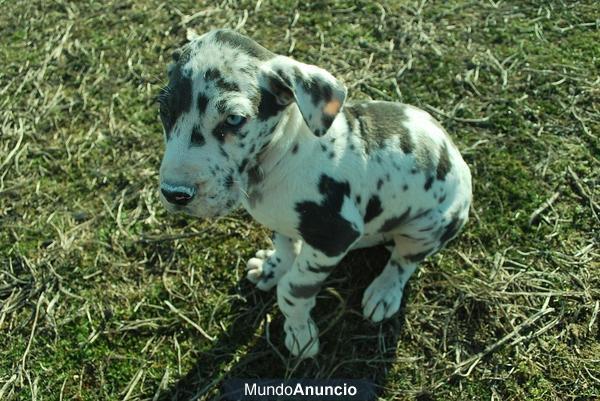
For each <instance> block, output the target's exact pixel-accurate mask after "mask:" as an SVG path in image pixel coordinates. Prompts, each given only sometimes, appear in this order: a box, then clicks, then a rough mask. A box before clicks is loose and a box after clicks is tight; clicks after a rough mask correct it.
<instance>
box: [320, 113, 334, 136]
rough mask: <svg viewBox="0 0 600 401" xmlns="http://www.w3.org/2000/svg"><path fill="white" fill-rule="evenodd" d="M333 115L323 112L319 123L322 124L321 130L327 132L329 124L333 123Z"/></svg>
mask: <svg viewBox="0 0 600 401" xmlns="http://www.w3.org/2000/svg"><path fill="white" fill-rule="evenodd" d="M334 117H335V116H330V115H329V114H323V117H322V118H321V123H322V124H323V132H327V130H328V129H329V127H331V124H332V123H333V119H334Z"/></svg>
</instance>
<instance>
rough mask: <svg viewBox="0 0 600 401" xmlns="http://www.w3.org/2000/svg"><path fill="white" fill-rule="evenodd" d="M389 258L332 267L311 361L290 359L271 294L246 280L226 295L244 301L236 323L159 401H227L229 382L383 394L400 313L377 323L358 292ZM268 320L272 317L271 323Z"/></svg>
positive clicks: (377, 254)
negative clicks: (325, 383)
mask: <svg viewBox="0 0 600 401" xmlns="http://www.w3.org/2000/svg"><path fill="white" fill-rule="evenodd" d="M388 256H389V253H388V251H387V250H385V248H383V247H375V248H371V249H367V250H360V251H354V252H351V253H350V254H349V255H348V256H347V257H346V258H345V259H344V260H343V261H342V262H341V263H340V265H339V266H338V267H337V268H336V270H335V272H334V273H333V274H332V276H331V277H330V278H329V280H328V281H327V282H326V284H325V286H324V288H323V290H322V291H321V293H320V295H319V296H318V298H317V305H316V307H315V308H314V309H313V318H314V319H315V321H316V322H317V325H318V326H319V329H320V341H321V349H320V352H319V355H318V356H317V357H316V358H314V359H307V360H299V359H297V358H293V357H291V356H290V354H289V353H288V352H287V350H286V349H285V346H284V333H283V317H282V315H281V313H280V312H279V311H278V310H277V308H276V306H275V305H274V302H275V294H274V291H270V292H268V293H263V292H260V291H258V290H256V289H254V287H253V285H252V284H250V283H249V282H247V281H246V280H245V279H243V280H242V281H243V282H241V283H239V285H238V286H236V287H234V288H233V289H232V291H231V292H232V293H235V294H236V295H241V297H239V296H238V297H232V298H233V299H235V301H234V302H235V305H232V308H231V310H237V311H240V312H239V315H238V318H237V319H236V320H235V322H234V323H233V324H232V325H231V327H230V328H229V329H228V331H227V332H226V333H224V334H222V335H221V336H220V337H219V338H217V340H216V341H215V342H214V344H213V346H212V347H211V349H210V350H209V351H208V352H204V353H203V354H202V355H201V356H200V357H199V358H198V360H197V361H196V362H195V364H194V367H193V368H192V369H191V370H190V371H189V372H187V374H186V375H185V376H183V377H182V378H180V379H179V380H178V381H177V382H176V383H175V384H173V385H172V386H171V387H170V388H168V389H167V390H166V391H165V392H163V393H162V394H161V397H160V398H159V400H172V401H175V400H176V401H184V400H185V401H188V400H196V399H215V400H219V399H224V398H223V396H222V394H221V384H222V383H223V381H225V380H227V379H228V378H238V379H267V378H286V379H292V378H293V379H299V378H311V379H315V378H321V379H326V378H327V379H329V378H339V379H367V380H369V381H371V382H372V383H374V384H375V385H376V387H377V393H380V392H381V387H380V386H382V385H383V384H384V383H385V381H386V380H385V378H386V376H387V374H388V371H389V370H390V368H391V366H392V364H393V363H394V360H395V354H396V352H395V350H396V345H397V341H398V338H399V335H400V333H401V330H402V326H403V322H404V313H403V309H404V308H403V307H402V308H401V311H400V313H398V314H396V315H395V316H394V317H392V318H391V319H389V320H387V321H385V322H383V323H382V324H377V325H375V324H372V323H370V322H368V321H367V320H365V319H364V318H363V317H362V314H361V307H360V306H361V305H360V303H361V299H362V293H363V291H364V290H365V289H366V287H367V286H368V284H369V283H370V282H371V281H372V280H373V279H374V278H375V277H376V276H377V274H379V273H380V272H381V270H382V269H383V266H384V265H385V263H386V262H387V258H388ZM237 289H241V293H240V292H239V291H238V290H237ZM407 289H408V288H407ZM242 298H244V299H246V300H247V301H245V300H244V299H242ZM252 299H254V303H252V302H251V301H250V300H252ZM271 314H272V315H273V319H272V321H270V322H268V321H269V320H270V319H267V315H271Z"/></svg>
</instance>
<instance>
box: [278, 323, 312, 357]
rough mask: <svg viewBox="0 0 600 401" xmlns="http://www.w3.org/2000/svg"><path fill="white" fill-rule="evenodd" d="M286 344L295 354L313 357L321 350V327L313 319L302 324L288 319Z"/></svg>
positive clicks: (285, 327)
mask: <svg viewBox="0 0 600 401" xmlns="http://www.w3.org/2000/svg"><path fill="white" fill-rule="evenodd" d="M284 329H285V346H286V347H287V349H288V350H289V351H290V352H291V354H292V355H294V356H299V357H300V358H312V357H314V356H315V355H317V353H318V352H319V329H317V325H316V324H315V322H313V320H312V319H309V320H308V321H307V322H305V323H302V324H296V323H294V324H292V323H290V322H289V321H288V320H286V322H285V324H284Z"/></svg>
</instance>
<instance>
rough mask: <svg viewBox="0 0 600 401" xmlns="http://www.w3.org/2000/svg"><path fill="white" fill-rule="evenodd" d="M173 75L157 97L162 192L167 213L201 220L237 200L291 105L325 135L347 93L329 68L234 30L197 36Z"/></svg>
mask: <svg viewBox="0 0 600 401" xmlns="http://www.w3.org/2000/svg"><path fill="white" fill-rule="evenodd" d="M168 76H169V83H168V85H167V86H165V87H164V88H163V89H162V90H161V93H160V95H159V103H160V117H161V120H162V123H163V126H164V132H165V143H166V151H165V154H164V157H163V160H162V164H161V167H160V197H161V200H162V201H163V203H164V204H165V206H166V207H167V209H168V210H169V211H172V212H175V211H183V212H185V213H188V214H191V215H194V216H201V217H210V216H218V215H222V214H225V213H227V212H228V211H230V210H231V209H232V208H234V207H235V206H236V205H237V204H238V200H239V197H240V193H244V192H245V191H246V190H247V189H248V172H249V170H250V169H251V168H252V167H253V166H255V165H256V163H257V162H258V156H259V154H260V152H261V151H263V150H264V149H265V148H267V147H268V145H269V143H270V141H271V138H272V137H273V133H274V131H275V130H276V129H277V127H278V123H279V122H280V120H281V118H282V116H283V115H284V114H285V113H286V110H287V109H288V108H289V107H294V105H296V106H297V107H298V109H299V110H300V112H301V114H302V116H303V117H304V120H305V121H306V124H307V125H308V127H309V128H310V130H311V131H312V132H313V133H314V134H315V135H317V136H321V135H324V134H325V132H327V130H328V128H329V126H330V125H331V123H332V122H333V119H334V118H335V116H336V114H337V113H338V112H339V111H340V109H341V107H342V105H343V103H344V100H345V97H346V89H345V87H344V86H343V85H342V84H341V83H340V82H338V81H337V80H336V79H335V78H334V77H333V76H332V75H331V74H329V73H328V72H327V71H325V70H323V69H321V68H318V67H316V66H313V65H307V64H302V63H299V62H297V61H294V60H292V59H290V58H288V57H283V56H277V55H275V54H273V53H271V52H270V51H268V50H267V49H265V48H263V47H262V46H260V45H259V44H257V43H256V42H254V41H253V40H251V39H249V38H247V37H245V36H243V35H240V34H238V33H236V32H234V31H229V30H217V31H211V32H209V33H207V34H205V35H202V36H197V37H195V38H193V39H191V40H190V42H189V43H187V44H186V45H185V46H183V47H182V48H181V49H179V50H177V51H176V52H175V53H174V54H173V63H172V64H171V65H170V66H169V68H168Z"/></svg>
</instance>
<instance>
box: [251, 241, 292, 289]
mask: <svg viewBox="0 0 600 401" xmlns="http://www.w3.org/2000/svg"><path fill="white" fill-rule="evenodd" d="M280 264H281V258H279V257H278V256H277V255H276V254H275V251H274V250H272V249H269V250H267V249H264V250H260V251H258V252H256V255H255V256H254V257H253V258H251V259H250V260H248V263H246V272H247V273H246V277H247V278H248V280H250V281H251V282H253V283H254V284H256V287H257V288H258V289H259V290H263V291H268V290H270V289H271V288H273V287H274V286H275V285H276V284H277V281H279V279H280V278H281V276H282V273H281V272H280V270H283V269H281V266H280Z"/></svg>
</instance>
